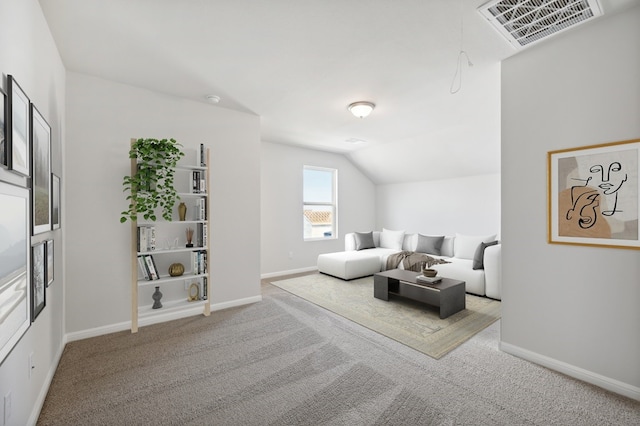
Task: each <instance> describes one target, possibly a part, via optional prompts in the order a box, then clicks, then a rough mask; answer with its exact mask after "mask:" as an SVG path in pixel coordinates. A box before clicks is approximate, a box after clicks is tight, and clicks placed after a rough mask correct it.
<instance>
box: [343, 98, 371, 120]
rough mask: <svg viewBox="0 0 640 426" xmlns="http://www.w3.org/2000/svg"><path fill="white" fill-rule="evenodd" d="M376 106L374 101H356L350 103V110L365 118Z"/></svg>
mask: <svg viewBox="0 0 640 426" xmlns="http://www.w3.org/2000/svg"><path fill="white" fill-rule="evenodd" d="M375 107H376V105H375V104H374V103H372V102H365V101H361V102H354V103H352V104H351V105H349V111H351V114H353V115H355V116H356V117H358V118H365V117H366V116H367V115H369V114H371V111H373V109H374V108H375Z"/></svg>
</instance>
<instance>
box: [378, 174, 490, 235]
mask: <svg viewBox="0 0 640 426" xmlns="http://www.w3.org/2000/svg"><path fill="white" fill-rule="evenodd" d="M376 212H377V217H376V223H377V228H378V229H382V228H383V227H384V228H387V229H392V230H404V231H406V232H410V233H414V232H419V233H421V234H426V235H455V234H456V232H457V233H460V234H468V235H485V234H500V175H499V174H490V175H480V176H472V177H465V178H457V179H445V180H436V181H426V182H412V183H400V184H391V185H379V186H378V187H377V189H376Z"/></svg>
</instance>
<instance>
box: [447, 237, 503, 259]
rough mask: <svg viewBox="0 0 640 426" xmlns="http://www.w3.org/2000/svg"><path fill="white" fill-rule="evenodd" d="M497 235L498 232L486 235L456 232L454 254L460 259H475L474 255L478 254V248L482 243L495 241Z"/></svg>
mask: <svg viewBox="0 0 640 426" xmlns="http://www.w3.org/2000/svg"><path fill="white" fill-rule="evenodd" d="M496 235H497V234H493V235H484V236H482V235H461V234H456V239H455V240H454V242H453V256H454V257H457V258H458V259H469V260H473V256H474V255H475V254H476V249H477V248H478V246H479V245H480V243H490V242H491V241H495V239H496Z"/></svg>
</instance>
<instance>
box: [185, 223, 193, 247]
mask: <svg viewBox="0 0 640 426" xmlns="http://www.w3.org/2000/svg"><path fill="white" fill-rule="evenodd" d="M185 234H186V235H187V245H186V247H193V242H192V241H193V228H187V230H186V231H185Z"/></svg>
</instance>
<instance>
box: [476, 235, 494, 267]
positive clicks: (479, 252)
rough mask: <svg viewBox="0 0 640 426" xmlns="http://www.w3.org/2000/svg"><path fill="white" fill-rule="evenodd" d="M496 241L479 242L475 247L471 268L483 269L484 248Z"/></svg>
mask: <svg viewBox="0 0 640 426" xmlns="http://www.w3.org/2000/svg"><path fill="white" fill-rule="evenodd" d="M496 244H498V242H497V241H491V242H490V243H480V245H479V246H478V248H477V249H476V254H475V256H473V269H484V249H486V248H487V247H489V246H495V245H496Z"/></svg>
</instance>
